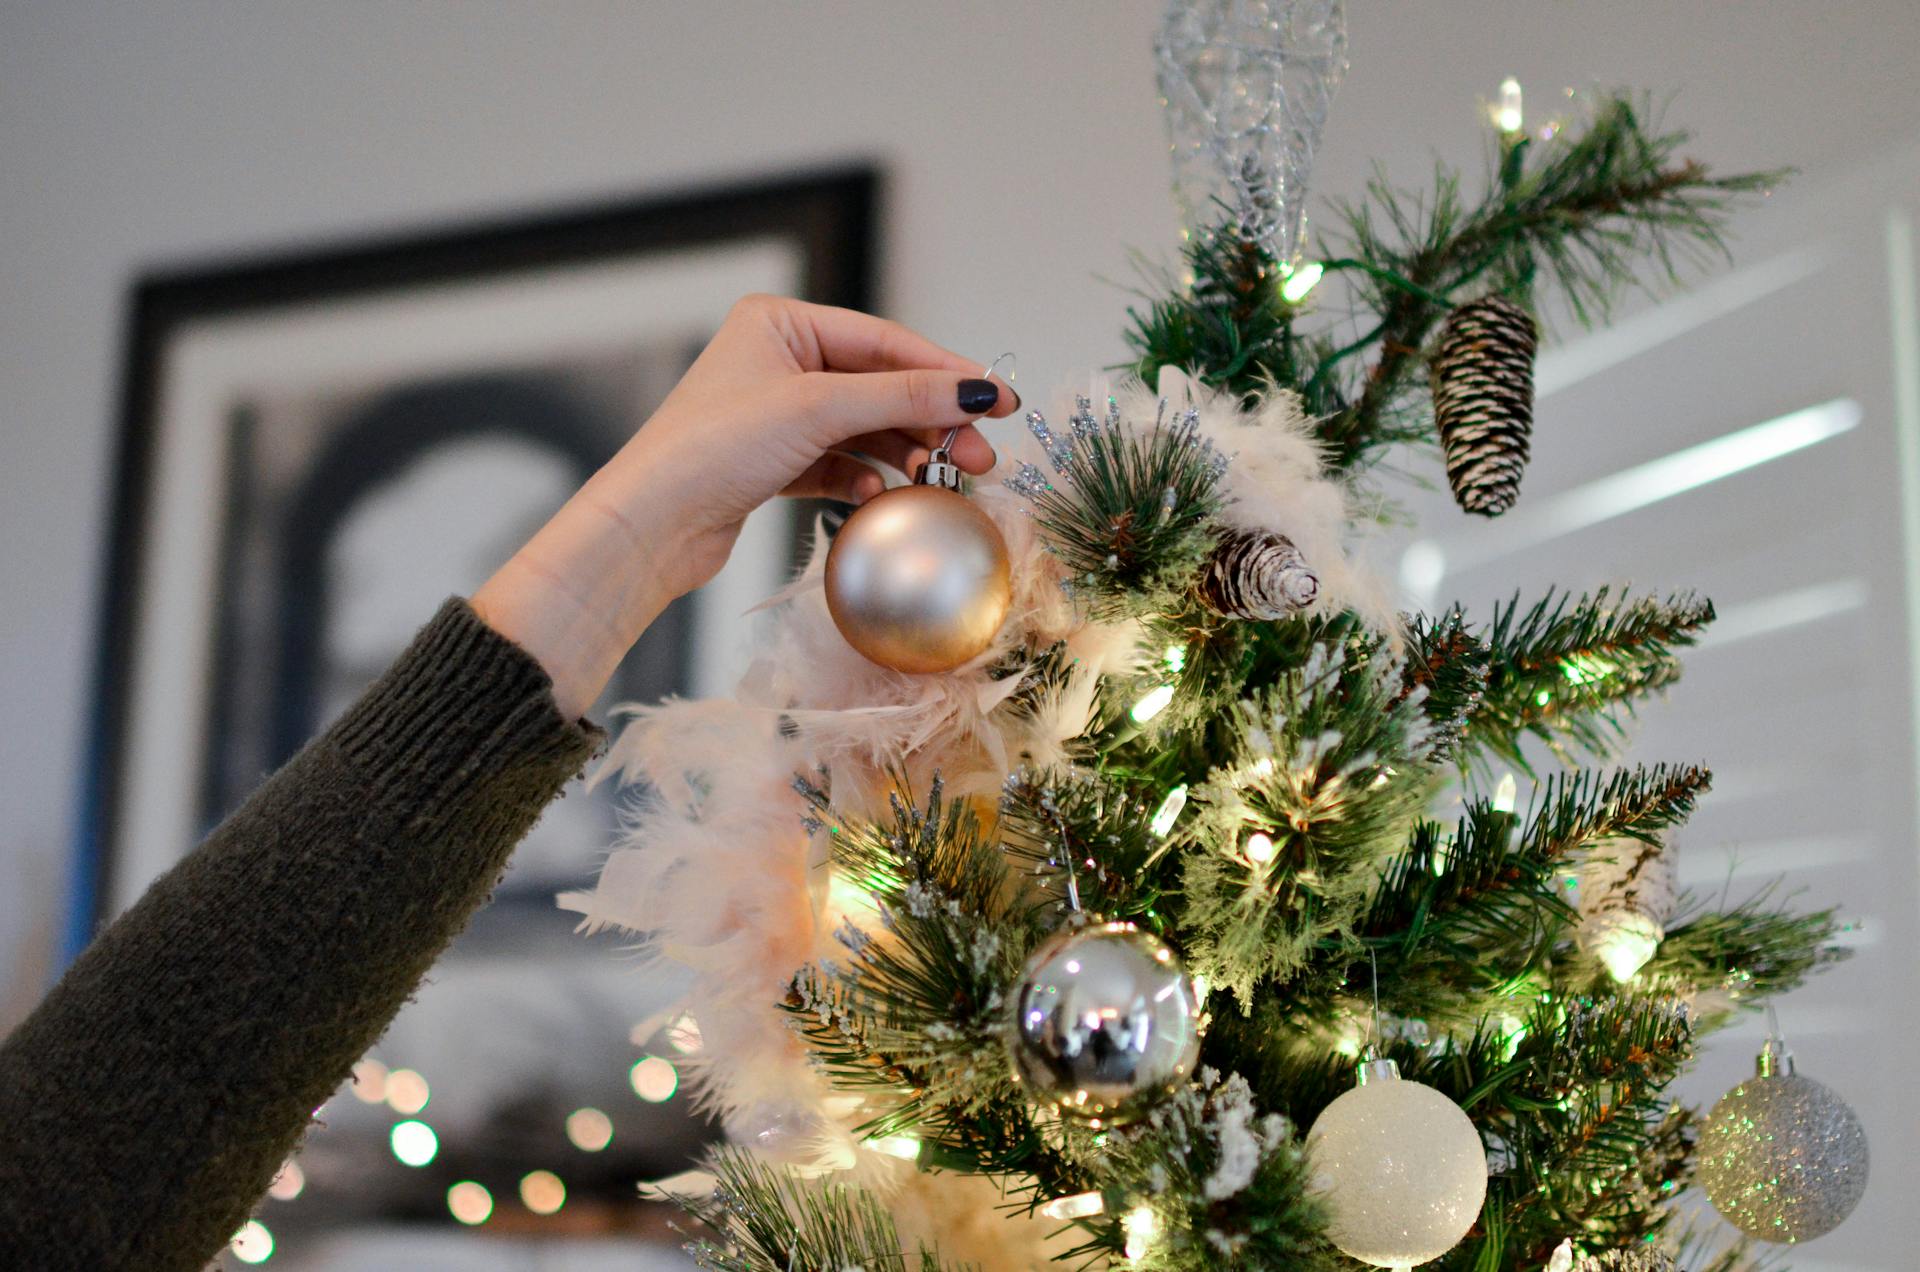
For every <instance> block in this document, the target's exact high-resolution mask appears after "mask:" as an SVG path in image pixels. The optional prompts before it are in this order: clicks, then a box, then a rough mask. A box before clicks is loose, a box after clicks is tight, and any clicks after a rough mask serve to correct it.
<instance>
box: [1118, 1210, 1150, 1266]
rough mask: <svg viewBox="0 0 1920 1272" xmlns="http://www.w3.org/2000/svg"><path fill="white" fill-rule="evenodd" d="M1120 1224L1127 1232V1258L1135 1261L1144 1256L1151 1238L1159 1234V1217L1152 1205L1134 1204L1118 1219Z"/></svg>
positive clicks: (1148, 1248)
mask: <svg viewBox="0 0 1920 1272" xmlns="http://www.w3.org/2000/svg"><path fill="white" fill-rule="evenodd" d="M1120 1226H1121V1228H1122V1229H1123V1230H1124V1231H1125V1232H1126V1234H1127V1247H1126V1253H1127V1258H1129V1259H1131V1260H1134V1261H1135V1262H1138V1261H1139V1260H1141V1259H1144V1258H1146V1257H1147V1251H1148V1250H1151V1249H1152V1248H1153V1239H1154V1238H1155V1237H1157V1236H1159V1235H1160V1217H1159V1216H1158V1215H1156V1214H1154V1213H1153V1207H1151V1206H1135V1207H1134V1208H1133V1209H1132V1210H1129V1211H1127V1213H1126V1215H1125V1217H1123V1218H1122V1219H1121V1220H1120Z"/></svg>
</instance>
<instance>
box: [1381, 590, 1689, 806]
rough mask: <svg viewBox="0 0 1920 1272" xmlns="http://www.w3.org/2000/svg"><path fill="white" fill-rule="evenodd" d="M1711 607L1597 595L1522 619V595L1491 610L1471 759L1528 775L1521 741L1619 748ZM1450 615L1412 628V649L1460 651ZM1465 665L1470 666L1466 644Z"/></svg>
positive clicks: (1672, 674)
mask: <svg viewBox="0 0 1920 1272" xmlns="http://www.w3.org/2000/svg"><path fill="white" fill-rule="evenodd" d="M1713 617H1714V614H1713V604H1712V602H1710V601H1706V600H1702V599H1699V598H1696V597H1694V596H1692V595H1690V594H1685V593H1681V594H1676V595H1674V596H1670V597H1668V598H1667V599H1666V600H1664V601H1662V600H1657V599H1655V598H1653V597H1646V596H1643V597H1637V598H1631V599H1630V598H1629V597H1628V596H1627V595H1626V594H1625V593H1621V594H1620V595H1619V596H1618V597H1617V598H1616V597H1615V596H1614V595H1613V594H1612V592H1611V591H1610V589H1608V588H1601V589H1600V590H1599V591H1597V592H1595V593H1594V594H1593V595H1591V596H1585V595H1582V596H1580V597H1578V598H1577V599H1576V598H1575V597H1573V596H1572V595H1571V594H1570V593H1565V592H1560V593H1555V592H1551V591H1549V592H1548V593H1547V595H1545V596H1543V597H1542V598H1541V599H1540V600H1539V601H1537V602H1535V603H1534V604H1533V605H1532V606H1531V607H1530V608H1528V609H1526V610H1525V611H1522V610H1521V608H1520V601H1519V598H1518V597H1515V598H1514V599H1512V600H1510V601H1507V602H1505V603H1504V604H1501V605H1499V606H1496V607H1495V609H1494V615H1493V619H1492V621H1491V622H1490V623H1488V625H1487V628H1486V631H1485V633H1484V635H1483V636H1482V637H1481V641H1482V643H1483V644H1484V646H1485V648H1486V659H1487V676H1486V687H1485V690H1484V693H1483V694H1482V695H1481V697H1480V698H1479V700H1478V702H1477V703H1476V704H1475V705H1474V706H1473V708H1472V715H1471V718H1470V723H1469V725H1468V728H1467V747H1468V749H1467V751H1466V752H1465V755H1464V757H1463V758H1465V759H1467V760H1468V761H1469V762H1471V760H1472V758H1473V757H1474V756H1476V755H1482V754H1485V753H1489V752H1490V753H1492V754H1494V755H1497V756H1499V757H1501V758H1502V759H1505V760H1506V761H1508V762H1509V763H1511V764H1513V765H1515V766H1516V767H1518V768H1520V769H1522V770H1523V771H1528V772H1530V771H1531V769H1530V768H1529V767H1528V765H1527V761H1526V758H1525V756H1524V754H1523V753H1522V751H1521V748H1520V742H1521V739H1522V738H1523V737H1526V736H1528V735H1531V736H1533V737H1537V738H1539V739H1541V740H1542V741H1544V742H1545V743H1546V744H1547V745H1548V746H1549V747H1551V748H1552V749H1553V750H1554V751H1555V752H1556V753H1558V754H1561V755H1563V756H1565V755H1567V754H1568V753H1569V752H1571V751H1574V750H1579V751H1584V752H1586V753H1588V754H1590V755H1593V756H1597V757H1602V758H1604V757H1605V756H1607V755H1609V754H1611V753H1612V751H1613V750H1614V748H1615V746H1616V745H1617V744H1618V743H1619V742H1620V741H1621V740H1622V738H1623V737H1624V733H1625V719H1624V718H1623V717H1630V716H1631V714H1632V712H1633V709H1634V704H1635V701H1636V700H1637V699H1639V698H1641V697H1644V696H1645V695H1647V694H1649V693H1654V692H1657V691H1659V690H1662V689H1665V688H1666V687H1667V686H1668V685H1671V684H1672V683H1673V682H1674V681H1676V680H1678V679H1679V678H1680V660H1679V655H1678V651H1679V650H1682V649H1685V648H1688V647H1689V646H1691V645H1692V644H1693V643H1694V642H1695V641H1696V640H1697V639H1698V638H1699V633H1700V631H1701V630H1702V629H1703V628H1704V627H1705V626H1706V625H1707V624H1708V623H1710V622H1712V621H1713ZM1457 624H1458V620H1457V619H1455V618H1454V616H1453V615H1452V614H1451V613H1450V614H1448V615H1444V616H1442V617H1441V618H1440V619H1437V620H1422V621H1421V622H1420V623H1418V624H1417V625H1416V629H1415V630H1416V635H1415V638H1414V639H1415V641H1416V647H1419V648H1425V649H1428V650H1430V651H1432V655H1433V656H1435V657H1439V656H1441V655H1443V654H1444V653H1445V652H1447V649H1448V646H1446V645H1445V643H1444V642H1445V641H1446V640H1448V639H1451V640H1452V641H1454V642H1456V643H1458V642H1460V641H1461V633H1460V631H1459V628H1458V625H1457ZM1461 648H1462V655H1461V656H1462V657H1465V658H1467V659H1469V660H1475V659H1477V657H1478V654H1477V652H1476V651H1473V650H1472V649H1471V648H1470V647H1466V646H1464V645H1462V646H1461Z"/></svg>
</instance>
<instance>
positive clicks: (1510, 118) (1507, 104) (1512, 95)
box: [1493, 78, 1525, 133]
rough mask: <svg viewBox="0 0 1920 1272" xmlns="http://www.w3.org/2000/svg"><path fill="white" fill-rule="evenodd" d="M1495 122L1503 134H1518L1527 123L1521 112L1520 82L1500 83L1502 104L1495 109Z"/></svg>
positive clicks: (1510, 79)
mask: <svg viewBox="0 0 1920 1272" xmlns="http://www.w3.org/2000/svg"><path fill="white" fill-rule="evenodd" d="M1493 122H1494V126H1495V127H1497V128H1498V129H1499V130H1500V131H1501V132H1503V133H1517V132H1519V131H1520V126H1521V124H1522V123H1524V122H1525V117H1524V116H1523V114H1522V113H1521V110H1520V81H1519V80H1517V79H1512V78H1508V79H1504V80H1501V81H1500V103H1499V105H1497V106H1495V107H1494V108H1493Z"/></svg>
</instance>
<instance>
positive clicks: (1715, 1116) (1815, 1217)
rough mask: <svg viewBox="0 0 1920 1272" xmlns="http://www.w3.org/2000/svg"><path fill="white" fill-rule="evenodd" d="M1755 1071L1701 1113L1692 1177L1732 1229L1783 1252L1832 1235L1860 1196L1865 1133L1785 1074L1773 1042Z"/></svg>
mask: <svg viewBox="0 0 1920 1272" xmlns="http://www.w3.org/2000/svg"><path fill="white" fill-rule="evenodd" d="M1759 1067H1760V1073H1759V1074H1758V1075H1757V1076H1755V1077H1753V1078H1752V1079H1750V1080H1748V1081H1746V1082H1742V1083H1741V1084H1740V1085H1739V1086H1737V1087H1735V1088H1733V1090H1731V1091H1729V1092H1727V1093H1726V1094H1725V1095H1724V1096H1722V1097H1721V1098H1720V1102H1719V1103H1718V1104H1716V1105H1714V1106H1713V1112H1711V1113H1709V1114H1708V1115H1707V1124H1706V1128H1705V1129H1704V1130H1702V1131H1701V1133H1700V1145H1699V1148H1698V1150H1697V1152H1696V1155H1695V1162H1696V1165H1695V1167H1694V1174H1695V1176H1696V1177H1697V1178H1698V1179H1699V1181H1700V1185H1701V1187H1703V1188H1705V1189H1706V1192H1707V1198H1708V1200H1710V1201H1712V1202H1713V1206H1714V1209H1716V1210H1718V1211H1719V1212H1720V1213H1721V1214H1722V1215H1723V1216H1725V1217H1726V1219H1727V1222H1729V1223H1731V1224H1732V1225H1733V1226H1734V1227H1736V1228H1738V1229H1740V1231H1742V1232H1744V1233H1746V1234H1747V1235H1748V1236H1750V1237H1758V1238H1759V1239H1760V1240H1762V1241H1774V1242H1779V1243H1781V1244H1783V1245H1791V1244H1793V1243H1795V1242H1799V1241H1808V1240H1811V1239H1812V1238H1814V1237H1817V1236H1820V1235H1822V1234H1824V1233H1828V1232H1831V1231H1833V1230H1834V1229H1835V1228H1837V1227H1839V1226H1840V1224H1841V1222H1842V1221H1843V1220H1845V1219H1846V1217H1847V1216H1848V1215H1850V1214H1852V1213H1853V1208H1854V1207H1855V1206H1857V1205H1859V1204H1860V1196H1861V1194H1862V1193H1864V1192H1865V1191H1866V1188H1867V1165H1868V1158H1867V1133H1866V1131H1865V1130H1864V1129H1863V1128H1862V1127H1861V1125H1860V1119H1859V1117H1857V1116H1856V1115H1855V1114H1854V1111H1853V1110H1852V1109H1851V1108H1849V1107H1848V1106H1847V1102H1846V1101H1845V1100H1842V1099H1841V1098H1840V1097H1839V1096H1838V1095H1836V1094H1834V1092H1833V1091H1832V1090H1831V1089H1830V1088H1828V1087H1826V1086H1824V1085H1822V1084H1821V1083H1818V1082H1815V1081H1814V1080H1813V1079H1812V1078H1808V1077H1803V1076H1801V1075H1800V1074H1797V1073H1795V1072H1794V1071H1793V1061H1792V1059H1791V1058H1790V1057H1788V1056H1786V1054H1785V1051H1784V1049H1782V1048H1779V1047H1778V1046H1777V1044H1769V1046H1768V1049H1767V1050H1766V1051H1763V1052H1762V1053H1761V1056H1760V1066H1759Z"/></svg>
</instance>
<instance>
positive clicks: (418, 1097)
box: [387, 1069, 433, 1117]
mask: <svg viewBox="0 0 1920 1272" xmlns="http://www.w3.org/2000/svg"><path fill="white" fill-rule="evenodd" d="M432 1098H433V1091H432V1089H431V1088H430V1087H428V1086H427V1080H426V1079H425V1078H423V1077H421V1076H420V1075H419V1074H418V1073H415V1072H414V1071H413V1070H412V1069H395V1070H394V1071H393V1072H391V1073H389V1074H387V1107H389V1108H391V1109H392V1110H393V1111H394V1112H395V1113H404V1114H406V1115H407V1116H408V1117H412V1116H413V1115H414V1114H415V1113H418V1112H419V1111H420V1110H422V1109H424V1108H426V1107H427V1101H428V1100H430V1099H432Z"/></svg>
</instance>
